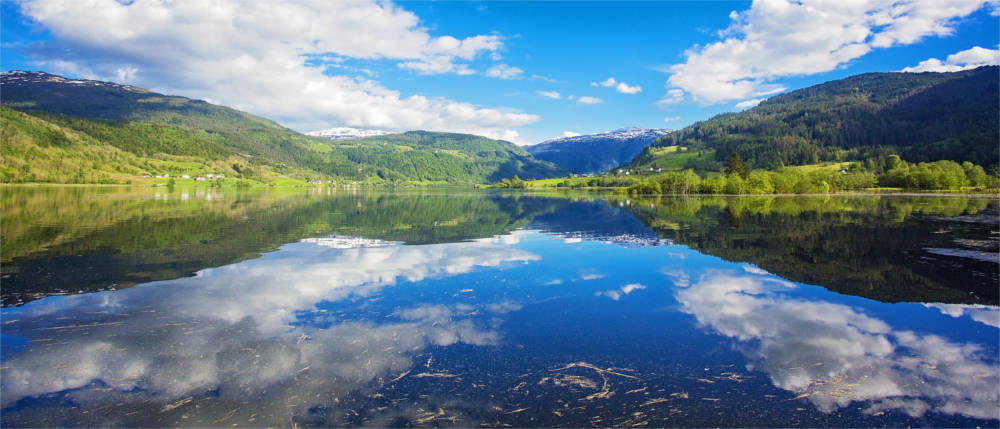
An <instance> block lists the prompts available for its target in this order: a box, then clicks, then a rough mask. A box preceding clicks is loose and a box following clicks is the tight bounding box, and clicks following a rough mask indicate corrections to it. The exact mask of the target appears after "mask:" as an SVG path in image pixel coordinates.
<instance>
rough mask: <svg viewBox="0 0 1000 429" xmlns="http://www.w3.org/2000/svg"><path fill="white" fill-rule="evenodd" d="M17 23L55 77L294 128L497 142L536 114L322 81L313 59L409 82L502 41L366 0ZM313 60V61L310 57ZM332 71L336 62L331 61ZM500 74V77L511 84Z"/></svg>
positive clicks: (462, 68)
mask: <svg viewBox="0 0 1000 429" xmlns="http://www.w3.org/2000/svg"><path fill="white" fill-rule="evenodd" d="M20 6H21V8H22V11H23V13H24V15H26V16H28V17H30V18H31V19H34V20H35V21H37V22H38V23H40V24H41V25H42V26H43V27H44V28H46V29H47V30H48V31H49V32H50V33H51V34H52V35H53V36H54V39H53V40H50V41H45V42H41V43H39V44H35V45H32V46H29V47H27V48H26V51H25V52H26V53H27V54H29V55H31V56H33V57H34V58H36V59H37V60H38V63H39V66H41V67H44V68H46V69H48V70H49V71H52V72H56V73H70V74H76V75H80V76H84V77H91V78H100V79H108V80H116V79H118V78H119V77H122V78H126V79H127V78H132V79H136V81H135V82H134V84H138V85H142V86H146V87H149V88H150V89H153V90H156V91H159V92H164V93H168V94H177V95H185V96H189V97H194V98H202V99H210V100H213V101H216V102H218V103H221V104H226V105H229V106H232V107H235V108H238V109H241V110H246V111H250V112H252V113H256V114H260V115H263V116H266V117H269V118H271V119H275V120H277V121H278V122H281V123H283V124H285V125H288V126H291V127H293V128H296V129H302V130H309V129H322V128H329V127H330V126H339V125H347V126H355V127H373V128H383V129H392V130H408V129H431V130H442V131H456V132H470V133H475V134H481V135H486V136H490V137H497V138H501V137H504V136H507V137H509V136H511V135H516V131H514V130H513V129H512V128H514V127H517V126H520V125H524V124H527V123H532V122H536V121H538V120H539V119H540V118H539V117H538V116H537V115H532V114H527V113H521V112H516V111H511V110H509V109H494V108H484V107H482V106H477V105H474V104H470V103H464V102H458V101H453V100H449V99H444V98H436V97H430V96H426V95H421V94H414V95H409V96H404V95H402V94H400V93H399V92H398V91H394V90H392V89H389V88H386V87H384V86H382V85H381V84H380V83H378V82H376V81H373V80H370V79H367V78H362V77H351V76H343V75H340V76H328V75H326V74H324V71H331V70H333V69H330V68H328V69H325V70H324V68H323V60H322V59H323V58H340V60H339V62H342V61H343V58H353V59H364V60H387V61H398V66H399V67H401V68H404V69H409V70H413V71H416V72H418V73H456V74H470V73H473V70H471V69H470V68H469V66H468V62H469V61H472V60H474V59H476V58H477V57H480V56H482V55H489V54H491V53H494V52H496V51H498V50H499V49H500V48H501V47H502V46H503V42H502V38H501V36H498V35H477V36H472V37H466V38H463V39H458V38H455V37H451V36H447V35H444V36H439V37H434V36H431V35H430V34H429V33H428V30H427V29H426V28H424V27H422V26H421V25H420V20H419V18H418V17H417V16H416V15H414V14H413V13H411V12H408V11H406V10H403V9H401V8H399V7H397V6H394V5H392V4H384V3H377V2H374V1H365V0H357V1H350V2H348V1H343V2H341V1H338V2H327V1H322V0H303V1H296V2H292V1H280V2H279V1H274V2H253V1H244V0H219V1H215V2H211V3H203V2H134V3H131V4H128V5H125V4H121V3H119V2H116V1H113V0H95V1H92V2H81V1H72V0H27V1H25V2H22V3H20ZM313 59H319V60H320V61H319V63H318V64H317V63H315V62H312V63H310V64H312V65H313V66H307V65H306V63H307V61H309V60H313ZM333 62H334V63H336V62H338V61H337V60H335V61H333ZM514 69H516V68H513V67H510V68H508V69H506V70H505V71H503V72H502V73H501V75H505V76H511V75H512V74H517V73H515V70H514Z"/></svg>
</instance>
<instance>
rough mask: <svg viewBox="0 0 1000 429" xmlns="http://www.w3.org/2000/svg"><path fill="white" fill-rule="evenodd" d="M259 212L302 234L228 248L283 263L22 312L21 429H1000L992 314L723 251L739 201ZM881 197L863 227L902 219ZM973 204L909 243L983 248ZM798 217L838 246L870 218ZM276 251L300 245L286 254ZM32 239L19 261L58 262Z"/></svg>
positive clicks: (251, 213)
mask: <svg viewBox="0 0 1000 429" xmlns="http://www.w3.org/2000/svg"><path fill="white" fill-rule="evenodd" d="M225 198H226V197H225V196H222V197H221V198H217V199H215V200H213V202H212V204H213V207H218V206H215V205H214V204H215V203H216V202H217V201H218V200H219V199H222V200H225ZM241 198H247V197H241ZM267 198H272V197H267ZM310 198H314V197H310ZM230 199H232V197H230ZM241 201H242V202H241V203H240V204H239V206H240V207H242V208H240V210H241V212H240V213H241V214H240V216H247V217H249V218H254V217H258V218H261V219H281V220H282V221H283V222H284V221H294V222H296V223H297V225H300V226H301V227H300V226H296V224H292V225H285V227H284V229H282V231H283V232H281V233H280V234H277V233H275V234H276V235H274V237H272V238H269V239H264V240H262V241H261V240H256V241H253V242H252V243H249V244H247V245H246V246H247V247H246V248H243V249H227V250H225V252H229V253H231V254H246V253H247V252H250V251H252V249H260V248H261V247H260V246H263V247H264V252H263V254H262V255H261V256H259V257H257V256H252V257H248V258H246V259H244V260H242V261H239V262H235V263H229V264H224V265H222V266H218V267H215V268H204V269H200V270H197V272H196V273H195V274H194V275H193V276H191V277H179V276H178V277H179V278H170V279H165V280H161V281H154V282H148V283H144V284H139V285H137V286H135V287H132V288H129V289H123V290H116V291H103V292H96V293H88V294H80V295H71V296H53V297H48V298H44V299H40V300H37V301H33V302H29V303H27V304H24V305H22V306H19V307H8V308H5V309H4V310H3V313H2V316H3V318H2V319H3V325H2V327H3V337H2V338H3V342H2V346H3V347H2V365H0V366H2V370H0V371H2V372H0V375H2V386H0V393H2V407H3V410H2V411H3V412H2V417H0V419H2V424H3V425H4V426H199V427H203V426H213V427H215V426H223V425H234V424H235V425H242V426H278V425H281V426H292V425H298V426H359V425H372V426H408V425H415V426H449V425H454V426H478V425H489V426H499V425H515V426H612V425H615V426H618V425H631V426H635V425H650V426H707V425H728V426H747V425H754V426H875V425H894V426H895V425H924V426H926V425H932V426H975V425H978V426H996V425H997V424H998V422H1000V420H998V418H1000V416H998V412H1000V411H998V410H1000V393H998V389H997V387H996V386H998V385H1000V380H998V375H997V374H998V369H1000V363H998V332H1000V331H998V326H1000V311H998V308H997V307H995V306H992V305H982V304H962V303H954V302H952V303H925V302H919V301H921V300H920V299H912V300H911V301H917V302H902V303H896V304H887V303H882V302H879V301H875V300H871V299H866V298H862V297H858V296H851V295H841V294H838V293H834V292H831V291H829V290H827V289H824V288H823V287H822V286H826V285H824V284H820V285H810V284H807V283H800V282H795V281H790V280H789V279H787V278H784V277H782V276H780V275H776V274H772V273H770V272H769V270H765V269H764V268H762V265H765V264H773V261H774V260H775V259H768V258H763V259H760V260H759V262H762V264H760V265H757V264H752V263H745V262H744V261H739V260H737V261H733V262H730V261H726V260H723V259H720V258H719V257H717V256H711V255H708V254H705V253H701V252H699V251H696V250H694V249H692V248H691V247H688V246H686V245H684V244H685V242H689V243H694V244H696V245H697V246H698V247H704V246H706V245H709V244H711V243H714V242H716V241H717V240H719V238H718V236H715V235H712V234H715V232H714V230H712V229H710V228H708V227H702V226H699V225H704V224H705V223H711V224H714V225H716V226H717V227H719V228H723V229H724V228H730V227H732V225H731V224H730V219H729V218H728V216H729V215H730V214H732V213H733V210H735V209H732V208H733V206H732V204H734V202H732V201H724V200H723V201H722V203H721V204H724V211H725V216H727V217H725V218H722V217H718V216H717V217H714V218H712V217H710V218H707V219H706V220H703V221H701V220H698V218H697V217H691V216H694V215H697V214H699V213H702V214H705V213H714V210H717V209H718V207H719V204H720V202H719V201H718V200H716V201H714V202H712V201H703V202H701V203H699V205H700V207H699V208H698V209H696V210H693V211H691V212H690V213H691V214H690V215H688V214H685V212H683V211H676V210H675V211H673V212H671V213H670V214H667V215H664V214H663V213H662V212H661V213H660V214H659V215H656V214H655V212H656V211H657V210H658V209H662V208H663V207H664V205H669V204H674V202H673V201H669V200H658V201H652V202H650V201H645V202H642V203H640V202H637V201H613V202H612V203H613V204H608V203H607V202H605V201H600V200H596V201H594V200H588V199H587V198H575V199H565V198H543V197H527V196H522V197H516V198H515V197H506V196H498V195H493V194H478V195H466V196H460V197H447V196H440V195H438V196H424V197H421V196H416V197H410V196H394V195H385V196H363V195H349V196H335V197H329V198H319V199H306V200H300V199H298V198H289V199H287V200H285V199H277V200H268V199H262V200H261V199H255V198H249V199H248V200H241ZM865 201H866V202H863V203H862V204H860V206H865V205H868V207H869V208H868V211H863V212H862V213H863V214H865V213H867V214H865V215H866V216H868V215H871V214H872V213H881V211H880V210H883V209H884V207H883V209H879V208H878V206H879V205H878V204H876V205H874V206H871V205H869V202H867V201H868V200H865ZM161 203H162V201H161ZM230 204H232V202H231V203H230ZM640 204H642V205H640ZM685 204H687V207H688V208H690V204H689V203H685ZM977 204H979V203H977ZM255 207H260V208H259V210H262V211H258V208H255ZM441 207H444V208H445V209H444V211H441V210H440V208H441ZM461 207H466V208H467V209H468V210H466V211H462V210H460V209H458V208H461ZM852 207H859V204H854V205H853V206H852ZM977 207H978V208H976V209H975V213H970V210H971V209H968V208H965V209H963V210H962V211H961V212H959V213H950V214H948V215H945V214H941V213H929V214H928V216H935V218H934V219H927V220H923V221H921V220H920V219H919V217H920V215H916V216H914V215H910V216H911V217H910V219H911V223H909V224H906V225H908V226H906V228H908V230H909V231H915V230H920V231H923V230H928V229H931V228H932V227H936V228H941V229H944V228H948V229H950V230H951V231H960V232H956V233H955V234H959V233H960V234H961V236H960V237H957V236H956V237H950V236H949V237H944V238H942V237H940V236H941V235H946V234H938V235H934V236H933V237H931V238H929V239H928V240H931V241H941V240H942V239H947V240H954V239H955V238H958V239H977V240H983V239H985V240H989V239H991V238H990V237H989V236H988V235H987V236H986V237H980V236H976V234H982V233H983V228H981V227H979V226H976V225H980V224H974V225H973V226H969V225H968V223H969V222H968V219H965V220H961V221H953V222H949V221H946V220H942V219H943V218H948V217H949V216H950V217H957V216H973V215H975V214H976V213H983V210H987V211H988V210H994V209H995V208H989V207H980V206H977ZM731 209H732V210H731ZM456 210H457V211H456ZM650 210H652V211H650ZM706 210H707V211H706ZM265 212H266V213H269V215H267V216H264V215H263V213H265ZM385 212H391V213H404V212H405V213H407V216H408V217H399V216H391V217H390V219H382V218H383V216H385ZM223 213H224V212H223ZM380 213H381V214H380ZM633 213H636V214H638V217H637V216H634V215H633ZM757 213H763V212H757ZM804 213H806V214H804V215H803V216H814V219H816V220H817V222H819V225H826V227H825V229H823V231H825V232H822V234H826V235H828V236H836V235H835V234H830V232H829V231H831V230H844V231H848V232H849V231H850V228H851V225H852V221H850V219H851V218H850V215H843V216H841V217H839V218H837V219H830V218H828V217H827V216H826V215H818V216H817V215H816V212H815V211H809V210H806V211H805V212H804ZM823 213H826V212H823ZM268 216H271V217H268ZM755 216H761V218H756V217H755ZM768 216H772V217H773V216H779V217H780V216H789V215H785V214H776V213H771V214H759V215H753V214H751V215H746V216H745V218H744V221H743V222H744V223H743V225H742V226H741V227H740V228H739V229H733V230H731V233H732V234H733V235H734V236H737V237H739V236H740V235H741V234H744V236H743V238H740V239H744V238H746V237H745V234H758V232H757V231H758V230H760V229H764V225H770V224H769V223H768V222H770V221H768V219H770V218H769V217H768ZM844 216H847V219H846V221H845V217H844ZM830 217H832V215H831V216H830ZM939 217H940V218H939ZM915 218H916V219H915ZM374 219H382V220H378V221H376V220H374ZM392 219H395V222H393V221H392ZM401 219H406V220H407V222H406V223H405V224H401V223H400V220H401ZM595 219H604V221H603V222H597V221H595ZM640 219H641V221H640ZM914 219H915V220H914ZM129 222H130V221H124V222H123V223H120V224H115V225H122V228H123V230H128V229H129V228H125V225H128V224H129ZM213 222H218V223H220V224H223V225H230V226H228V227H226V228H236V230H241V229H240V228H241V227H238V226H237V227H233V226H232V225H233V224H230V223H228V221H224V220H223V219H222V218H219V219H214V220H213ZM240 222H247V221H245V220H243V221H239V220H238V221H237V225H239V224H240ZM249 222H251V223H253V222H256V221H253V220H251V221H249ZM921 222H930V224H931V225H930V226H926V225H924V224H923V223H921ZM179 224H180V223H178V224H175V225H179ZM264 224H265V225H266V221H265V223H264ZM644 225H649V228H646V227H645V226H644ZM876 225H878V224H877V223H869V224H866V225H865V226H863V227H864V228H876ZM893 225H897V224H892V225H888V224H884V225H883V226H882V227H881V228H884V229H891V228H897V227H899V226H893ZM463 226H468V227H467V228H465V229H462V228H464V227H463ZM111 228H112V229H113V228H115V226H114V225H113V226H112V227H111ZM191 228H193V229H192V231H201V232H199V233H198V234H201V236H211V234H208V233H207V232H206V231H205V230H199V229H198V228H205V227H204V226H203V225H202V226H194V225H192V226H191ZM28 229H29V230H30V227H29V228H28ZM463 230H464V231H466V233H465V234H464V236H463V234H462V233H460V231H463ZM212 231H215V230H212ZM223 231H226V230H223ZM289 231H291V232H289ZM664 231H675V232H676V233H675V234H673V235H672V236H670V235H669V234H666V233H664ZM986 231H987V232H986V233H987V234H988V229H986ZM216 233H218V232H216ZM804 233H805V234H808V231H806V232H804ZM89 234H90V236H93V233H89ZM98 234H104V235H103V236H105V237H108V236H111V235H112V231H111V230H103V231H102V232H99V233H98ZM784 234H785V233H784V232H783V233H781V234H777V235H776V236H777V237H787V236H786V235H784ZM180 235H182V234H178V236H180ZM73 236H74V235H73V233H70V232H68V233H66V234H63V237H64V238H63V242H64V243H65V242H72V241H73V238H72V237H73ZM848 236H851V235H850V234H848ZM23 237H27V236H23ZM23 237H22V238H20V239H19V241H17V242H19V243H24V242H27V239H26V238H23ZM66 237H68V238H66ZM268 237H270V236H268ZM258 238H259V237H258ZM734 239H735V238H734ZM780 239H785V238H780ZM212 240H221V239H212ZM269 240H279V241H280V240H285V241H290V242H289V243H287V244H279V245H278V246H277V247H276V249H274V250H267V249H266V247H267V246H268V245H269V244H268V243H271V242H272V241H269ZM767 240H774V238H767V237H763V236H759V235H754V236H753V239H752V240H751V242H756V243H758V245H759V246H763V247H767V246H768V242H767ZM920 240H921V238H919V237H917V238H913V239H912V242H908V243H912V246H910V247H907V249H920V248H921V247H920V246H922V245H923V242H921V241H920ZM224 242H225V243H227V244H226V246H234V245H235V244H234V243H236V242H234V241H224ZM671 243H677V244H671ZM741 243H742V242H741ZM161 245H162V244H161ZM212 245H213V244H211V241H210V244H208V245H206V246H212ZM166 246H167V247H168V248H170V249H176V248H177V247H170V246H176V245H175V244H166ZM742 246H744V244H739V245H736V246H734V247H733V248H734V249H746V247H742ZM908 246H909V245H908ZM182 247H183V246H182ZM21 248H22V249H25V250H19V251H21V252H22V255H23V256H20V257H19V259H17V263H18V264H22V265H23V264H28V265H31V266H34V267H36V268H37V267H42V266H44V265H43V263H44V262H45V261H46V259H45V257H42V256H35V257H34V259H32V257H31V256H30V255H32V254H33V253H32V251H31V250H30V249H28V248H27V247H23V246H22V247H21ZM108 249H109V247H108V246H104V247H101V248H98V249H96V250H95V251H94V252H95V253H92V255H95V256H94V257H107V256H100V255H103V254H102V253H101V252H109V250H108ZM800 250H802V249H800ZM57 251H58V250H53V249H51V248H50V249H48V250H46V251H45V252H49V253H48V255H49V257H53V255H52V252H57ZM144 252H149V250H148V249H147V250H144ZM179 253H180V252H177V251H176V250H169V251H167V252H165V253H163V254H161V255H172V254H179ZM749 254H752V253H749ZM147 255H148V254H147ZM727 255H729V254H727ZM55 257H57V256H55ZM147 257H150V256H142V258H147ZM727 257H728V256H727ZM116 258H120V257H117V256H116ZM949 261H951V262H955V261H952V260H949ZM750 262H756V261H750ZM980 262H981V261H980ZM817 263H821V262H817ZM887 263H888V262H887ZM892 263H895V262H892ZM976 263H979V262H976ZM15 266H16V264H15ZM773 266H775V267H778V268H782V267H784V265H782V264H776V265H774V264H773ZM52 269H53V270H57V269H58V268H56V267H53V268H52ZM120 269H130V268H128V267H124V268H120ZM915 275H917V274H915ZM879 281H884V280H879ZM900 290H901V291H904V292H905V290H906V289H900ZM904 292H900V291H897V292H895V293H897V298H899V299H896V301H907V299H905V298H906V297H905V295H901V294H902V293H904ZM942 293H946V292H942ZM947 293H950V292H947Z"/></svg>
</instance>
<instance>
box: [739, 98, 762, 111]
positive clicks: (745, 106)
mask: <svg viewBox="0 0 1000 429" xmlns="http://www.w3.org/2000/svg"><path fill="white" fill-rule="evenodd" d="M761 101H764V99H763V98H752V99H750V100H744V101H741V102H739V103H736V109H737V110H747V109H749V108H751V107H754V106H756V105H758V104H760V102H761Z"/></svg>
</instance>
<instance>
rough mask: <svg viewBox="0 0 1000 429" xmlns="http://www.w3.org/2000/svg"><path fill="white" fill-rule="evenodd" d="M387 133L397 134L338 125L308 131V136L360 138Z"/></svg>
mask: <svg viewBox="0 0 1000 429" xmlns="http://www.w3.org/2000/svg"><path fill="white" fill-rule="evenodd" d="M386 134H395V133H393V132H390V131H382V130H365V129H360V128H351V127H336V128H329V129H325V130H319V131H310V132H308V133H306V135H307V136H313V137H325V138H328V139H330V140H347V139H360V138H365V137H376V136H384V135H386Z"/></svg>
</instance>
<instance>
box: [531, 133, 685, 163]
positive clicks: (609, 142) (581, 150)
mask: <svg viewBox="0 0 1000 429" xmlns="http://www.w3.org/2000/svg"><path fill="white" fill-rule="evenodd" d="M669 133H670V130H662V129H653V128H636V127H630V128H621V129H618V130H614V131H608V132H605V133H600V134H589V135H582V136H573V137H562V138H557V139H551V140H546V141H544V142H541V143H539V144H536V145H532V146H526V147H525V149H527V150H528V152H530V153H531V154H532V155H533V156H534V157H535V158H538V159H543V160H546V161H551V162H554V163H555V164H556V165H558V166H560V167H563V168H566V169H568V170H570V171H571V172H573V173H602V172H605V171H607V170H609V169H611V168H614V167H617V166H619V165H622V164H624V163H626V162H628V161H629V160H631V159H632V158H634V157H635V156H636V155H638V154H639V152H641V151H642V149H643V148H645V147H646V146H648V145H649V144H650V143H653V142H654V141H656V139H658V138H660V137H663V136H665V135H667V134H669Z"/></svg>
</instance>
